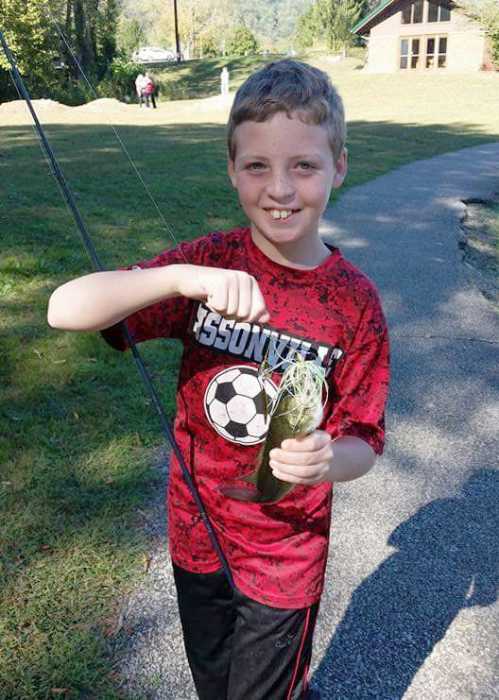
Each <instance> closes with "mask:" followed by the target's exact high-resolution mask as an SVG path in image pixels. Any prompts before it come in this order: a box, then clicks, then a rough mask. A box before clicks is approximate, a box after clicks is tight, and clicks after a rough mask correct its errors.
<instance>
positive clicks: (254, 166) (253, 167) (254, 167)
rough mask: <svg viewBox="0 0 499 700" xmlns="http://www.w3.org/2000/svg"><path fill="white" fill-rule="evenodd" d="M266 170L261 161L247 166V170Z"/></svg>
mask: <svg viewBox="0 0 499 700" xmlns="http://www.w3.org/2000/svg"><path fill="white" fill-rule="evenodd" d="M264 168H265V164H264V163H261V162H260V161H254V162H253V163H248V165H247V166H246V169H247V170H263V169H264Z"/></svg>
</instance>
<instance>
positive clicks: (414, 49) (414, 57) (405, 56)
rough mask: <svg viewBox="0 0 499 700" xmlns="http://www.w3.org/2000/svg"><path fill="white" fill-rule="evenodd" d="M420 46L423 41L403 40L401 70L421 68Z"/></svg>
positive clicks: (401, 43) (401, 44) (401, 42)
mask: <svg viewBox="0 0 499 700" xmlns="http://www.w3.org/2000/svg"><path fill="white" fill-rule="evenodd" d="M420 46H421V40H420V39H419V38H418V39H401V41H400V68H401V69H402V70H405V69H406V68H411V69H412V70H414V69H416V68H419V67H420V61H419V59H420Z"/></svg>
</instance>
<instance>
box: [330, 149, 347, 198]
mask: <svg viewBox="0 0 499 700" xmlns="http://www.w3.org/2000/svg"><path fill="white" fill-rule="evenodd" d="M334 169H335V172H334V178H333V189H337V188H338V187H341V186H342V184H343V181H344V179H345V178H346V176H347V172H348V150H347V149H346V148H344V149H343V151H342V152H341V155H340V157H339V158H338V160H337V161H336V163H335V165H334Z"/></svg>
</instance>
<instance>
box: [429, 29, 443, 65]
mask: <svg viewBox="0 0 499 700" xmlns="http://www.w3.org/2000/svg"><path fill="white" fill-rule="evenodd" d="M425 65H426V67H427V68H445V67H446V66H447V37H446V36H440V37H436V36H429V37H428V38H427V39H426V62H425Z"/></svg>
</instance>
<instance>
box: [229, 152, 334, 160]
mask: <svg viewBox="0 0 499 700" xmlns="http://www.w3.org/2000/svg"><path fill="white" fill-rule="evenodd" d="M322 157H323V152H322V151H311V152H310V153H296V154H293V155H292V156H290V157H289V160H300V159H304V160H310V159H312V158H321V159H322ZM236 158H238V159H241V160H269V156H264V155H259V154H257V153H241V154H238V155H236Z"/></svg>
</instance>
